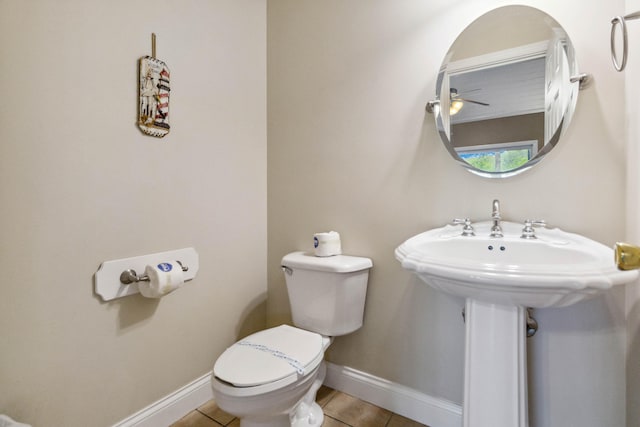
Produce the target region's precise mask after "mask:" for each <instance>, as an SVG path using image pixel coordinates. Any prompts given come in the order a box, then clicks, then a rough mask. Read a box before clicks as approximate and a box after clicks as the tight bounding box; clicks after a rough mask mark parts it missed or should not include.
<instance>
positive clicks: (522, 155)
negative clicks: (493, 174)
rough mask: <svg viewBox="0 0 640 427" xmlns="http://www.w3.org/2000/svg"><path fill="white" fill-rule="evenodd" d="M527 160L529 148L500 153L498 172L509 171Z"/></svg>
mask: <svg viewBox="0 0 640 427" xmlns="http://www.w3.org/2000/svg"><path fill="white" fill-rule="evenodd" d="M528 161H529V150H527V149H524V150H509V151H503V152H501V153H500V165H501V167H500V172H505V171H510V170H513V169H516V168H519V167H520V166H522V165H524V164H525V163H527V162H528Z"/></svg>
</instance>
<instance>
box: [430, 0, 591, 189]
mask: <svg viewBox="0 0 640 427" xmlns="http://www.w3.org/2000/svg"><path fill="white" fill-rule="evenodd" d="M505 8H520V9H522V8H526V9H531V10H533V11H535V12H536V13H538V14H544V15H546V16H547V17H548V19H547V22H546V25H548V26H549V27H550V28H557V29H558V30H561V32H562V37H561V40H562V41H563V43H562V52H563V53H564V59H566V61H567V65H568V76H569V77H570V79H569V81H567V82H565V87H566V90H567V93H568V102H567V104H566V107H565V108H564V109H563V111H562V116H561V120H560V121H559V123H558V127H557V129H555V131H554V133H553V135H552V136H551V137H550V138H548V140H547V137H545V139H544V144H543V147H542V148H541V149H539V150H538V152H537V153H536V154H535V155H534V156H533V158H532V159H531V160H529V161H528V162H527V163H525V164H523V165H522V166H519V167H517V168H514V169H511V170H508V171H503V172H489V171H484V170H481V169H478V168H476V167H474V166H472V165H471V164H469V163H467V162H466V161H465V160H464V159H462V158H461V157H460V155H458V153H457V151H456V150H455V147H454V146H453V143H452V142H451V140H450V138H449V134H450V133H448V132H447V130H449V132H450V126H449V129H447V128H446V126H447V125H446V124H445V123H447V122H448V119H449V118H450V116H449V114H448V108H449V97H450V92H449V89H448V87H447V90H448V92H447V93H448V96H447V99H446V101H445V102H441V101H442V88H443V82H444V79H445V78H448V73H447V71H448V70H447V67H448V65H449V63H450V61H449V60H448V58H449V57H450V56H451V54H452V51H453V50H454V48H455V46H456V42H458V41H459V40H460V38H461V35H462V34H463V33H464V31H466V30H467V29H468V28H469V27H470V26H471V25H474V24H476V25H477V24H478V21H480V20H482V19H483V18H485V17H486V16H487V15H489V14H491V13H494V12H495V11H497V10H502V9H505ZM551 24H555V25H553V26H552V25H551ZM548 40H551V39H548ZM537 57H541V56H540V55H538V56H537ZM545 57H546V56H545ZM533 58H534V56H529V57H526V56H525V57H523V58H522V59H520V61H524V60H527V59H533ZM499 65H501V64H498V65H496V66H499ZM545 69H546V66H545ZM585 78H586V75H579V74H578V64H577V61H576V55H575V49H574V47H573V44H572V43H571V40H570V38H569V35H568V34H567V32H566V31H565V30H564V28H562V26H561V25H560V24H559V23H558V21H556V20H555V19H554V18H553V17H551V16H550V15H549V14H548V13H546V12H544V11H542V10H540V9H537V8H534V7H531V6H524V5H509V6H502V7H499V8H496V9H492V10H490V11H488V12H486V13H484V14H482V15H481V16H479V17H478V18H476V19H475V20H473V21H472V22H471V23H470V24H469V25H468V26H467V27H465V28H464V30H463V31H462V32H461V33H460V34H459V35H458V36H457V37H456V39H455V40H454V42H453V44H452V45H451V46H450V48H449V50H448V51H447V53H446V55H445V59H444V60H443V62H442V65H441V67H440V71H439V72H438V77H437V80H436V100H435V101H431V102H429V103H428V104H427V110H428V111H430V112H433V113H434V117H435V121H436V127H437V129H438V133H439V135H440V139H441V140H442V142H443V143H444V145H445V147H446V149H447V151H448V152H449V154H450V155H451V156H452V157H453V159H454V160H456V161H457V162H458V163H460V164H461V165H462V166H463V167H464V168H465V169H467V170H468V171H470V172H472V173H474V174H476V175H479V176H483V177H487V178H507V177H511V176H514V175H517V174H519V173H522V172H524V171H525V170H528V169H530V168H531V167H533V166H535V165H536V164H537V163H538V162H540V161H541V160H542V159H543V158H544V157H545V156H546V155H547V154H548V153H549V152H550V151H551V150H552V149H553V148H554V147H555V146H556V144H557V143H558V141H559V140H560V137H561V135H562V134H564V132H565V131H566V129H567V127H568V125H569V123H570V122H571V118H572V116H573V113H574V111H575V107H576V103H577V100H578V91H579V89H580V87H581V84H582V82H583V80H584V79H585ZM447 86H448V85H447ZM445 109H447V110H445ZM443 110H445V112H444V113H443ZM545 114H546V113H545ZM443 116H446V117H443Z"/></svg>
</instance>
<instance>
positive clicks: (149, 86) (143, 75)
mask: <svg viewBox="0 0 640 427" xmlns="http://www.w3.org/2000/svg"><path fill="white" fill-rule="evenodd" d="M155 56H156V35H155V34H151V56H144V57H142V58H140V64H139V69H140V82H139V93H140V101H139V104H138V126H139V127H140V130H142V132H144V133H146V134H147V135H151V136H155V137H158V138H162V137H163V136H165V135H166V134H168V133H169V91H170V88H169V67H167V64H165V63H164V62H162V61H160V60H159V59H157V58H156V57H155Z"/></svg>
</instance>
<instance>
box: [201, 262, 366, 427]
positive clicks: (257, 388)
mask: <svg viewBox="0 0 640 427" xmlns="http://www.w3.org/2000/svg"><path fill="white" fill-rule="evenodd" d="M372 266H373V263H372V262H371V260H370V259H368V258H362V257H353V256H347V255H337V256H333V257H327V258H318V257H315V256H313V255H311V254H306V253H304V252H294V253H291V254H288V255H286V256H285V257H284V258H283V259H282V268H283V271H284V272H285V279H286V284H287V290H288V292H289V301H290V304H291V311H292V318H293V323H294V325H296V327H294V326H289V325H280V326H277V327H275V328H270V329H266V330H263V331H260V332H257V333H255V334H252V335H250V336H248V337H246V338H244V339H242V340H240V341H238V342H236V343H235V344H233V345H232V346H231V347H229V348H227V349H226V350H225V351H224V353H222V355H221V356H220V357H219V358H218V359H217V360H216V363H215V365H214V368H213V375H212V380H211V386H212V389H213V396H214V400H215V402H216V404H217V405H218V406H219V407H220V408H221V409H222V410H224V411H226V412H228V413H229V414H232V415H235V416H236V417H238V418H240V426H241V427H287V426H293V427H303V426H305V427H315V426H321V425H322V421H323V419H324V416H323V414H322V409H321V408H320V406H318V404H317V403H316V402H315V397H316V393H317V391H318V389H319V388H320V386H321V385H322V383H323V381H324V377H325V374H326V366H325V363H324V361H323V359H324V352H325V350H326V349H327V348H328V347H329V345H330V344H331V342H332V339H333V338H332V337H333V336H337V335H344V334H348V333H351V332H353V331H355V330H357V329H359V328H360V327H361V326H362V323H363V315H364V302H365V297H366V287H367V281H368V274H369V269H370V268H371V267H372Z"/></svg>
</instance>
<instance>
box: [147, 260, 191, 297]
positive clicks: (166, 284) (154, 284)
mask: <svg viewBox="0 0 640 427" xmlns="http://www.w3.org/2000/svg"><path fill="white" fill-rule="evenodd" d="M144 272H145V274H146V275H147V276H149V281H148V282H138V289H139V290H140V293H141V294H142V295H143V296H145V297H147V298H160V297H163V296H165V295H167V294H169V293H171V292H173V291H175V290H176V289H178V288H179V287H180V286H182V284H183V283H184V275H183V273H182V266H181V265H180V263H178V262H177V261H172V262H161V263H159V264H157V265H147V267H146V268H145V270H144Z"/></svg>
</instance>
